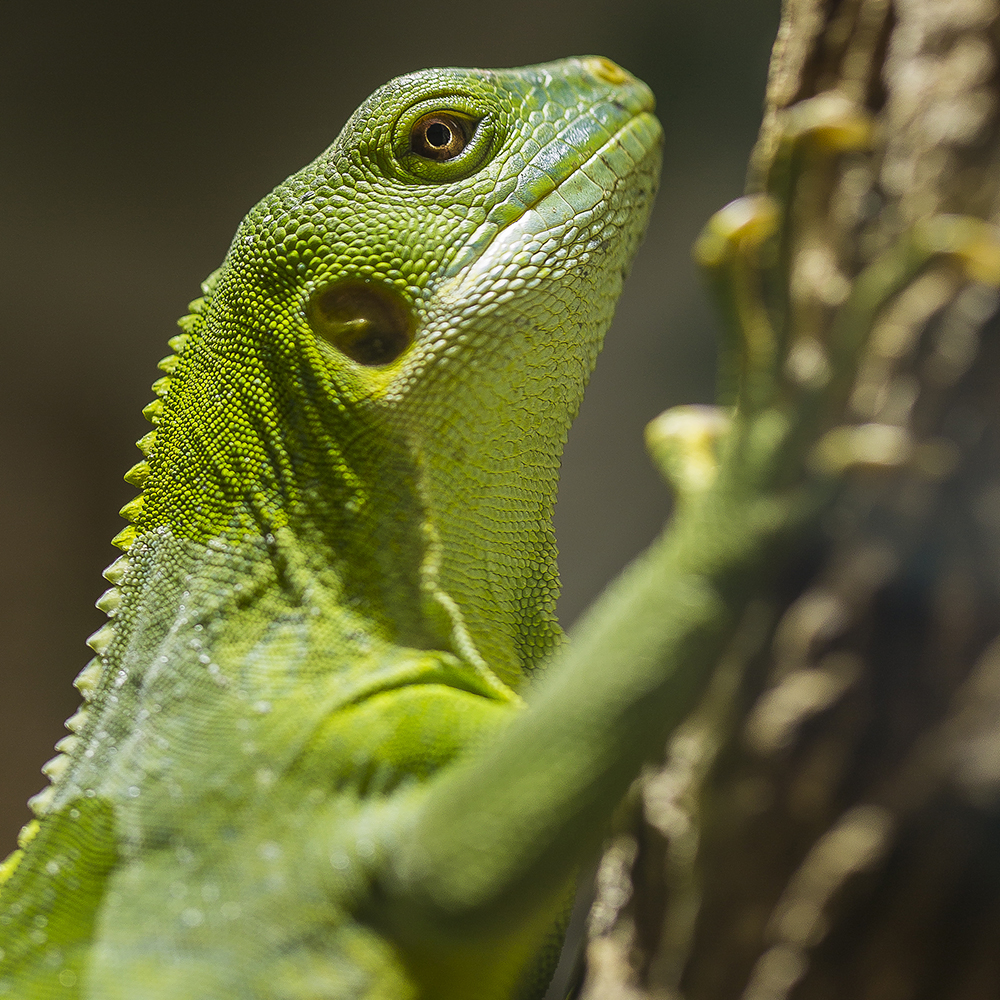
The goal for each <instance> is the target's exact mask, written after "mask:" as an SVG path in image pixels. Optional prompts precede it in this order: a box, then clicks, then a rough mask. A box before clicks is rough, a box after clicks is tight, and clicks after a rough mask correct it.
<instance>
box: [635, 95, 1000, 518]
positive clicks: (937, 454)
mask: <svg viewBox="0 0 1000 1000" xmlns="http://www.w3.org/2000/svg"><path fill="white" fill-rule="evenodd" d="M871 131H872V127H871V123H870V121H869V119H868V117H867V115H866V114H865V113H864V112H863V111H862V110H861V109H859V108H858V107H857V106H855V105H853V104H852V103H851V102H849V101H848V100H847V99H846V98H844V97H842V96H840V95H838V94H832V93H831V94H825V95H821V96H819V97H816V98H813V99H812V100H809V101H803V102H802V103H800V104H798V105H796V106H795V107H794V108H793V109H791V110H790V111H789V112H787V113H786V121H785V123H784V128H783V131H782V138H781V140H780V142H779V144H778V147H777V150H776V152H775V156H774V159H773V161H772V164H771V168H770V171H769V175H768V179H767V183H766V191H765V193H762V194H757V195H751V196H748V197H744V198H740V199H738V200H737V201H734V202H732V203H731V204H729V205H727V206H726V207H725V208H723V209H722V210H721V211H719V212H717V213H716V214H715V215H714V216H713V217H712V219H711V220H710V221H709V223H708V224H707V226H706V227H705V229H704V231H703V232H702V234H701V236H700V237H699V239H698V241H697V243H696V244H695V257H696V259H697V261H698V263H699V264H700V265H701V266H702V268H703V270H704V271H705V273H706V275H707V277H708V281H709V284H710V286H711V288H712V291H713V292H714V295H715V298H716V300H717V302H718V304H719V307H720V309H721V312H722V315H723V318H724V320H725V328H726V338H725V341H724V343H723V347H722V352H721V361H720V385H719V395H720V402H721V403H722V404H723V405H724V406H726V407H727V408H731V409H725V410H723V409H713V408H710V407H678V408H675V409H673V410H668V411H667V412H666V413H664V414H662V415H661V416H660V417H658V418H657V419H656V420H654V421H653V422H652V423H651V424H650V426H649V428H648V430H647V445H648V447H649V450H650V452H651V453H652V455H653V458H654V460H655V461H656V463H657V465H658V466H659V468H660V469H661V470H662V471H663V473H664V475H665V476H666V477H667V479H668V480H669V481H670V483H671V484H672V485H673V487H674V488H675V490H676V491H677V493H678V498H679V501H680V504H681V506H683V505H684V504H685V503H686V502H687V501H688V500H690V499H691V498H694V497H698V496H700V495H702V494H704V493H705V492H706V490H708V489H709V488H710V487H711V486H712V484H713V483H715V482H716V481H717V479H718V476H719V473H720V470H721V469H722V468H723V467H726V468H727V472H728V473H729V474H730V475H729V478H731V479H732V480H733V481H731V482H730V483H729V484H728V485H729V487H732V486H734V485H738V487H739V488H740V489H743V488H750V490H751V492H752V493H756V495H757V497H758V498H760V497H761V496H763V495H765V494H769V493H774V492H776V491H782V490H788V489H794V488H795V487H796V486H800V485H802V484H803V483H804V482H805V480H806V479H807V478H808V477H813V478H814V479H815V478H816V477H818V478H819V479H821V480H826V481H829V480H830V479H831V478H836V477H838V476H840V475H842V474H843V473H845V472H846V471H848V470H851V469H853V468H858V467H866V468H898V467H900V466H901V465H905V464H915V465H917V466H918V467H920V468H921V469H923V470H924V471H926V472H927V473H928V474H930V475H935V474H937V475H939V474H942V473H944V472H946V471H947V470H948V469H949V468H950V464H949V463H952V464H953V461H954V456H953V455H949V454H948V450H947V447H945V446H943V445H942V444H941V443H940V442H915V441H913V440H912V439H911V436H910V432H909V430H908V429H907V428H906V427H905V426H896V425H891V426H890V425H886V424H879V423H870V422H869V423H864V422H852V420H851V419H850V416H849V409H850V408H849V405H848V404H849V401H850V398H851V394H852V391H854V388H855V384H856V380H857V375H858V370H859V365H860V364H861V363H862V360H863V356H864V352H865V348H866V345H867V343H868V341H869V337H870V334H871V331H872V329H873V327H874V326H875V324H876V322H877V321H878V320H879V317H880V315H881V314H882V313H883V311H884V310H885V309H886V308H887V306H889V305H890V304H891V303H892V302H893V301H894V300H895V299H896V297H897V296H899V295H900V293H901V292H903V291H904V290H906V289H907V288H908V287H909V286H910V285H911V284H912V283H913V282H914V281H915V280H916V279H917V278H918V277H919V276H920V275H921V274H922V273H923V272H925V271H927V270H928V269H929V268H931V267H938V266H943V267H951V268H956V269H957V271H958V274H959V276H960V281H961V282H962V283H972V282H977V283H982V284H989V285H1000V238H998V234H997V231H996V230H995V228H994V227H992V226H990V225H988V224H987V223H985V222H983V221H981V220H979V219H976V218H971V217H967V216H935V217H931V218H929V219H926V220H923V221H920V222H918V223H916V224H914V225H912V226H910V227H909V228H908V229H906V230H905V231H903V233H902V234H901V235H900V236H899V238H898V239H897V240H896V241H895V243H894V244H893V245H892V246H890V247H889V249H888V250H886V251H885V252H884V253H882V254H881V255H879V256H878V257H877V258H876V259H875V260H874V261H873V262H872V263H870V264H868V265H867V266H864V267H861V268H860V269H859V268H857V267H856V266H853V267H852V259H851V256H850V255H851V249H850V245H849V241H845V240H844V236H845V232H844V231H843V225H842V224H839V225H840V228H839V229H838V228H837V227H838V224H837V223H834V222H831V218H830V217H831V214H832V213H831V204H832V200H833V198H834V192H835V190H836V184H837V182H838V178H839V177H840V176H841V173H842V169H843V167H844V163H843V160H844V157H848V156H855V157H861V156H863V154H864V153H865V152H866V150H867V148H868V146H869V142H870V135H871ZM847 235H853V233H850V232H848V233H847ZM730 414H731V416H730ZM748 499H749V497H748Z"/></svg>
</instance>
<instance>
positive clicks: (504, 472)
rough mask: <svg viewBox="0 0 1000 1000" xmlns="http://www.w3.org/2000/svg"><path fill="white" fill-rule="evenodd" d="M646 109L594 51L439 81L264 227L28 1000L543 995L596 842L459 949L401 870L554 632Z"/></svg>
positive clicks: (217, 323) (93, 696) (23, 943)
mask: <svg viewBox="0 0 1000 1000" xmlns="http://www.w3.org/2000/svg"><path fill="white" fill-rule="evenodd" d="M652 107H653V100H652V96H651V94H650V92H649V90H648V88H646V87H645V86H644V85H643V84H641V83H640V82H638V81H636V80H635V79H634V78H632V77H631V76H630V75H628V74H627V73H626V72H624V71H623V70H621V69H620V68H619V67H617V66H616V65H614V64H613V63H610V62H609V61H607V60H604V59H600V58H584V59H571V60H564V61H562V62H557V63H550V64H546V65H542V66H535V67H527V68H523V69H515V70H500V71H483V70H460V69H442V70H428V71H425V72H421V73H415V74H412V75H409V76H405V77H401V78H399V79H397V80H394V81H392V82H391V83H389V84H387V85H386V86H385V87H383V88H381V89H380V90H378V91H377V92H376V93H375V94H374V95H373V96H372V97H371V98H369V100H368V101H366V102H365V103H364V104H363V105H362V106H361V108H359V110H358V111H357V112H356V113H355V114H354V115H353V116H352V118H351V119H350V121H349V122H348V123H347V125H346V127H345V128H344V130H343V132H342V133H341V135H340V136H339V137H338V138H337V140H336V141H335V142H334V144H333V145H332V146H331V147H330V148H329V149H328V150H327V151H325V152H324V153H323V154H321V155H320V156H319V157H318V158H317V159H316V160H315V161H314V162H313V163H311V164H310V165H309V166H307V167H305V168H304V169H303V170H302V171H300V172H299V173H297V174H295V175H294V176H292V177H291V178H289V179H288V180H287V181H285V182H284V183H283V184H281V185H280V186H279V187H278V188H276V189H275V191H274V192H272V193H271V194H270V195H268V196H267V197H266V198H265V199H264V200H263V201H261V202H260V204H259V205H257V207H256V208H254V209H253V210H252V211H251V212H250V214H249V215H248V216H247V218H246V219H245V220H244V222H243V224H242V225H241V226H240V229H239V231H238V232H237V234H236V238H235V239H234V241H233V244H232V247H231V248H230V251H229V253H228V255H227V257H226V259H225V261H224V263H223V265H222V267H221V268H220V269H219V270H218V271H217V272H216V273H215V274H214V275H212V277H211V278H210V279H209V280H208V281H207V282H206V284H205V286H204V292H205V295H204V298H202V299H199V300H197V301H196V302H195V303H194V304H193V305H192V310H191V314H190V315H189V316H188V317H186V318H185V319H184V320H183V321H182V323H181V326H182V328H183V331H184V332H183V333H182V334H181V335H180V336H178V337H176V338H175V339H174V340H173V341H171V346H172V347H173V348H174V350H175V351H176V354H175V355H173V356H171V357H169V358H167V359H165V360H164V361H163V362H161V368H162V369H163V370H164V372H165V373H166V374H165V376H164V378H162V379H160V380H159V381H158V382H157V383H156V384H155V386H154V389H155V391H156V393H157V396H158V399H157V400H156V402H154V403H153V404H151V405H150V406H149V407H147V409H146V411H145V413H146V416H147V417H148V418H149V419H150V421H151V422H152V423H153V425H154V431H153V432H152V433H151V434H149V435H147V436H146V437H145V438H143V439H142V441H140V443H139V447H140V449H141V450H142V452H143V455H144V456H145V457H144V459H143V461H141V462H140V463H139V464H138V465H137V466H136V467H135V468H134V469H132V470H131V471H130V473H129V475H128V477H127V478H128V480H129V482H131V483H134V484H135V485H137V486H140V487H141V488H142V494H141V496H140V497H138V498H137V499H136V500H135V501H133V502H132V503H130V504H128V505H127V506H126V508H125V509H124V510H123V514H124V515H125V516H126V517H127V518H128V520H129V521H131V522H132V524H131V526H130V527H128V528H126V529H125V531H123V532H122V534H121V535H120V536H119V537H118V538H117V539H116V544H118V545H119V546H120V547H121V548H123V549H124V550H125V551H126V554H125V555H124V556H123V557H122V559H120V560H119V561H118V562H117V563H115V564H114V566H112V567H111V568H110V569H109V571H108V574H107V575H108V578H109V580H111V582H112V583H113V584H114V586H113V587H112V589H111V590H110V591H108V593H107V594H106V595H105V596H104V597H103V598H102V599H101V602H100V604H99V606H100V607H102V608H104V609H105V610H107V611H108V612H109V614H110V616H111V621H110V622H109V624H108V626H106V627H105V628H104V629H102V630H101V631H100V632H98V633H97V634H96V635H95V636H94V637H92V639H91V645H92V647H93V648H94V650H95V652H96V653H97V656H96V658H95V660H94V661H93V663H92V665H91V666H89V667H88V668H87V669H86V670H85V671H84V673H83V674H82V675H81V677H80V679H79V680H78V687H79V688H80V690H81V692H82V693H83V694H84V697H85V701H86V703H85V705H84V708H83V709H82V710H81V712H80V713H78V714H77V715H76V716H74V717H73V719H71V720H70V723H69V728H70V729H71V730H72V731H73V734H74V735H71V736H69V737H67V739H65V740H64V741H63V742H62V743H61V744H60V749H61V750H62V751H63V752H62V754H61V755H60V756H59V757H57V758H56V759H55V760H54V761H52V762H50V764H49V765H47V767H46V773H48V774H49V775H50V777H51V779H52V784H51V786H50V787H49V788H48V789H46V791H45V792H43V793H42V794H41V795H39V796H37V797H36V798H35V800H33V803H34V809H35V812H36V814H37V815H38V817H39V818H38V821H37V822H36V823H32V824H30V825H29V827H28V828H26V830H25V833H24V834H23V835H22V846H23V848H24V850H23V852H19V853H17V854H15V855H14V856H13V857H12V858H11V859H10V860H9V861H8V862H7V863H6V866H5V868H4V869H3V871H4V875H3V876H0V878H3V879H4V883H3V888H2V889H0V996H11V997H16V998H17V1000H36V998H37V1000H45V998H62V1000H70V998H80V1000H119V998H120V1000H126V998H128V1000H160V998H162V1000H168V998H169V1000H181V998H183V1000H230V998H232V1000H236V998H240V1000H244V998H251V997H259V998H275V1000H277V998H281V1000H286V998H287V1000H300V998H301V1000H305V998H315V1000H320V998H330V1000H333V998H344V1000H346V998H366V1000H369V998H370V1000H374V998H382V997H385V998H387V1000H388V998H390V997H391V998H393V1000H402V998H408V997H414V998H416V997H428V998H429V997H432V996H433V997H442V998H445V997H454V998H456V1000H457V998H459V997H461V998H472V997H482V998H484V1000H486V998H497V1000H500V998H505V997H515V996H524V997H531V996H535V995H540V994H539V991H540V990H541V989H543V988H544V983H543V980H544V978H545V974H546V973H545V971H544V970H545V969H546V968H547V967H548V966H549V965H550V964H551V962H550V960H551V955H552V953H553V948H554V943H553V942H554V941H555V940H556V938H557V937H558V933H557V927H558V924H559V922H560V920H561V915H562V913H563V911H564V908H565V899H566V894H567V887H568V886H569V884H570V883H571V880H572V868H573V865H574V864H575V861H573V860H572V859H569V860H568V861H567V864H566V867H565V870H563V871H561V872H559V873H557V875H556V877H554V879H553V884H552V885H551V886H548V887H546V888H545V890H544V891H542V892H541V893H540V895H539V898H538V899H533V900H531V901H529V902H528V903H526V904H525V907H526V908H525V909H524V911H523V912H522V913H520V914H519V915H518V916H517V918H516V919H515V920H514V921H511V920H508V919H506V918H504V919H503V920H501V919H500V918H501V916H502V913H501V911H502V910H503V908H502V907H500V908H496V907H494V909H496V914H497V920H499V921H500V923H499V924H495V925H494V924H493V923H491V920H490V919H486V920H485V921H484V922H483V928H484V929H482V930H481V932H480V931H476V932H475V933H473V934H472V935H471V937H469V938H468V940H463V941H462V942H458V941H457V939H455V938H454V937H453V936H449V935H450V932H447V931H446V930H442V929H441V928H444V927H446V926H447V925H448V919H447V915H445V917H441V914H440V913H438V917H441V919H440V920H438V917H434V918H433V919H432V918H430V917H428V916H426V914H428V913H430V912H431V911H433V910H434V907H435V906H436V905H438V904H433V903H428V902H427V900H426V899H425V898H424V897H425V895H426V892H427V891H430V889H428V886H430V882H428V880H427V878H424V879H423V881H422V882H421V883H420V885H421V888H420V889H419V891H418V890H417V889H414V890H413V891H412V892H410V891H409V890H408V889H407V888H406V877H404V875H402V874H398V873H397V875H393V876H392V877H389V875H387V873H388V872H390V871H395V870H396V867H398V866H397V865H396V856H397V854H399V853H400V851H401V847H400V845H404V846H405V848H406V850H410V849H411V848H412V847H413V845H414V844H415V845H416V846H417V848H419V844H420V837H419V834H418V833H413V832H412V831H414V830H415V826H414V824H418V825H419V822H420V821H421V820H420V816H421V810H422V809H423V807H424V802H425V799H426V796H427V791H428V789H432V788H434V787H435V786H436V785H438V784H440V783H441V782H442V781H444V780H446V778H447V775H448V772H449V770H450V768H449V766H448V765H452V767H454V764H455V761H456V759H457V758H459V757H461V756H463V755H465V756H468V751H469V750H470V749H472V748H475V747H479V746H483V745H486V744H487V743H489V741H490V738H491V735H492V734H495V733H496V732H497V730H498V728H499V727H503V726H504V725H505V724H506V722H507V720H508V719H509V718H511V717H512V715H513V714H519V713H517V711H516V710H517V709H519V708H520V707H521V705H522V702H521V698H520V696H519V695H518V694H517V691H518V689H519V688H520V687H521V685H522V682H523V680H524V678H525V676H526V675H527V674H528V673H529V672H530V671H531V670H532V669H533V668H534V667H535V666H537V665H538V664H539V663H540V662H541V661H542V660H543V659H544V658H545V657H546V656H547V655H549V654H550V653H552V652H553V651H554V650H555V648H556V647H557V646H558V645H559V641H560V631H559V628H558V625H557V623H556V620H555V616H554V602H555V598H556V595H557V590H558V580H557V574H556V568H555V549H554V542H553V536H552V528H551V514H552V505H553V501H554V497H555V489H556V479H557V472H558V465H559V458H560V454H561V452H562V448H563V444H564V442H565V438H566V433H567V430H568V427H569V424H570V422H571V420H572V418H573V416H574V415H575V413H576V410H577V407H578V405H579V402H580V398H581V395H582V392H583V388H584V385H585V383H586V381H587V378H588V376H589V374H590V371H591V369H592V367H593V364H594V361H595V358H596V355H597V352H598V350H599V348H600V345H601V339H602V337H603V335H604V332H605V330H606V328H607V326H608V323H609V322H610V319H611V315H612V311H613V309H614V305H615V301H616V299H617V297H618V295H619V293H620V291H621V285H622V280H623V277H624V275H625V272H626V271H627V269H628V266H629V263H630V261H631V259H632V256H633V254H634V252H635V250H636V247H637V245H638V243H639V240H640V239H641V237H642V233H643V230H644V228H645V225H646V222H647V219H648V216H649V211H650V208H651V205H652V199H653V194H654V190H655V187H656V180H657V174H658V168H659V158H660V143H661V131H660V127H659V125H658V123H657V121H656V119H655V118H654V117H653V116H652V114H651V111H652ZM503 794H504V793H503V790H502V789H501V790H498V796H500V797H501V798H502V796H503ZM514 819H515V817H511V822H512V823H513V820H514ZM515 827H516V823H515V824H514V825H513V826H512V827H511V831H512V832H511V834H510V836H512V837H514V838H516V837H517V836H518V834H517V832H516V829H515ZM524 836H525V837H527V838H529V840H530V836H531V834H530V832H526V833H525V834H524ZM471 847H472V848H473V851H472V854H473V855H474V854H475V851H474V847H475V845H471ZM400 856H401V855H400ZM470 857H472V855H470ZM459 863H461V862H459V861H456V864H459ZM468 863H469V864H472V865H473V867H475V868H476V870H477V871H481V869H482V865H488V864H489V860H488V859H486V860H480V861H475V862H473V861H469V862H468ZM404 867H405V865H404ZM407 870H409V869H407ZM400 871H402V869H400ZM544 881H545V880H544V879H543V880H542V882H544ZM414 884H416V883H414ZM511 885H513V883H511ZM393 886H395V888H393ZM432 888H433V887H432V886H431V889H432ZM422 894H423V895H422ZM431 895H433V892H431ZM390 898H393V900H394V901H393V902H392V903H391V904H390V903H388V902H387V900H388V899H390ZM441 905H442V906H443V905H444V904H441ZM469 905H470V907H471V909H470V910H469V912H472V910H474V909H475V908H476V906H477V905H479V904H475V903H470V904H469ZM444 909H447V907H444ZM480 909H482V907H480ZM452 910H453V912H454V913H455V914H456V918H458V916H460V913H459V910H460V908H457V907H452ZM442 912H443V911H442ZM422 914H424V915H423V916H422ZM435 921H437V923H435ZM472 923H473V924H474V923H475V921H474V920H473V921H472ZM432 925H433V926H432ZM439 925H440V926H439ZM470 926H471V924H470ZM490 928H493V929H492V930H491V929H490ZM498 928H499V929H498Z"/></svg>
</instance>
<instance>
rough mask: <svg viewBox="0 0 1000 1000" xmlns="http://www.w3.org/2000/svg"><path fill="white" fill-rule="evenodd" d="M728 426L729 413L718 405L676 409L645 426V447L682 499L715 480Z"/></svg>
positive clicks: (700, 490) (697, 492)
mask: <svg viewBox="0 0 1000 1000" xmlns="http://www.w3.org/2000/svg"><path fill="white" fill-rule="evenodd" d="M729 425H730V420H729V414H728V413H726V412H725V411H724V410H722V409H720V408H719V407H717V406H675V407H673V408H672V409H669V410H667V411H666V412H665V413H661V414H660V415H659V416H658V417H656V418H655V419H653V420H651V421H650V422H649V423H648V424H647V425H646V448H647V450H648V451H649V453H650V455H651V456H652V457H653V461H654V462H656V465H657V467H658V468H659V470H660V472H661V473H662V474H663V476H664V477H665V478H666V480H667V482H668V483H670V485H671V486H673V488H674V490H675V491H676V492H677V495H678V497H679V498H680V499H682V500H683V499H686V498H688V497H691V496H696V495H698V494H699V493H703V492H704V491H705V490H707V489H708V487H709V486H711V485H712V483H713V482H714V481H715V476H716V473H717V472H718V469H719V443H720V441H721V440H722V438H723V437H724V436H725V434H726V433H727V432H728V430H729Z"/></svg>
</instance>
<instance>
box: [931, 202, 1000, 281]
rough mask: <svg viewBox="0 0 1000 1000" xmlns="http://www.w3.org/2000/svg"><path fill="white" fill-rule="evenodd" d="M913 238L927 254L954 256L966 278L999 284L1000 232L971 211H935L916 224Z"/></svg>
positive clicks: (932, 255)
mask: <svg viewBox="0 0 1000 1000" xmlns="http://www.w3.org/2000/svg"><path fill="white" fill-rule="evenodd" d="M913 236H914V242H915V243H916V245H917V246H918V247H919V248H920V250H922V251H923V253H924V255H926V256H927V257H928V258H930V257H934V256H939V255H940V256H945V257H951V258H953V259H954V260H955V261H956V262H957V263H958V264H959V265H960V266H961V268H962V270H963V272H964V273H965V276H966V278H968V279H969V280H970V281H977V282H980V283H981V284H984V285H1000V232H998V230H997V228H996V226H993V225H991V224H990V223H988V222H984V221H983V220H982V219H977V218H974V217H973V216H969V215H936V216H934V217H932V218H930V219H925V220H923V221H922V222H918V223H917V224H916V225H915V226H914V233H913Z"/></svg>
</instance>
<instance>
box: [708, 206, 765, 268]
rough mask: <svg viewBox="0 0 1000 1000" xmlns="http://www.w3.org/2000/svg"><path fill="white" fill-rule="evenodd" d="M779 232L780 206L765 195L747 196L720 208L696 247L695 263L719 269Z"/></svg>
mask: <svg viewBox="0 0 1000 1000" xmlns="http://www.w3.org/2000/svg"><path fill="white" fill-rule="evenodd" d="M777 228H778V206H777V204H776V203H775V201H774V199H773V198H770V197H769V196H768V195H766V194H754V195H747V196H746V197H745V198H737V199H736V200H735V201H731V202H730V203H729V204H728V205H726V206H725V208H720V209H719V211H718V212H716V213H715V214H714V215H713V216H712V217H711V218H710V219H709V220H708V222H707V223H706V225H705V228H704V229H703V230H702V231H701V235H700V236H699V237H698V239H697V240H696V241H695V244H694V259H695V260H696V261H697V262H698V263H699V264H700V265H701V266H702V267H704V268H720V267H725V266H726V265H727V264H730V263H732V261H733V259H734V258H735V257H736V256H737V255H738V254H741V253H746V251H747V250H748V249H751V248H752V249H756V248H757V247H759V246H760V245H761V244H762V243H764V242H765V240H767V239H768V238H769V237H771V236H772V235H773V234H774V233H775V232H776V231H777Z"/></svg>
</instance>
